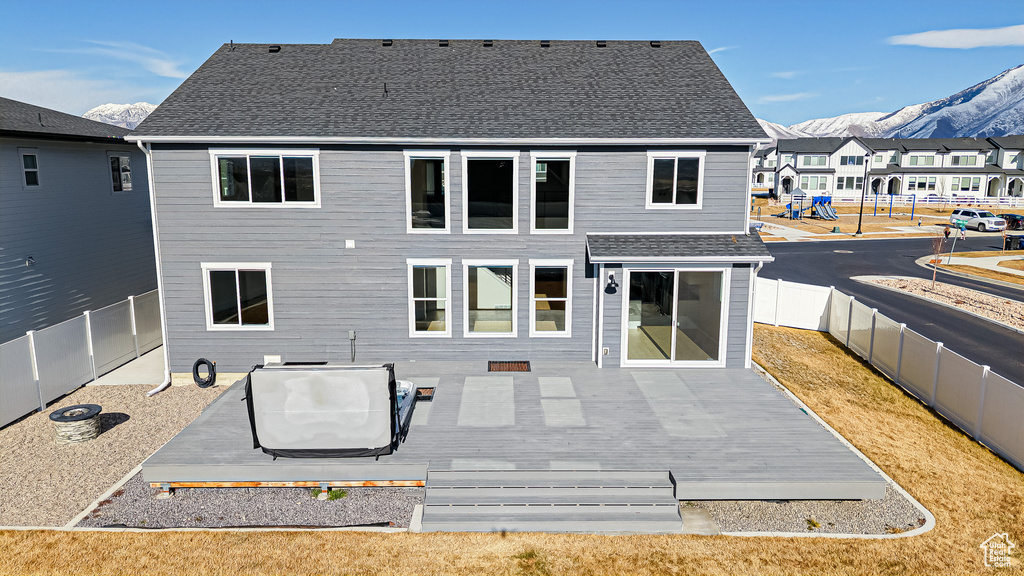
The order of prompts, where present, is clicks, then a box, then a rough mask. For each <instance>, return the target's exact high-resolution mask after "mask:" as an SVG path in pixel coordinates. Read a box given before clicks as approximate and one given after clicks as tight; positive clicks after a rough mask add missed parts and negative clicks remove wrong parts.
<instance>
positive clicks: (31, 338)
mask: <svg viewBox="0 0 1024 576" xmlns="http://www.w3.org/2000/svg"><path fill="white" fill-rule="evenodd" d="M25 336H28V356H29V359H30V360H32V379H33V380H35V382H36V396H38V397H39V411H40V412H42V411H43V410H46V402H43V389H42V388H40V387H39V363H38V362H36V331H35V330H29V331H28V332H25Z"/></svg>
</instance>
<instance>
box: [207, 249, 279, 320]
mask: <svg viewBox="0 0 1024 576" xmlns="http://www.w3.org/2000/svg"><path fill="white" fill-rule="evenodd" d="M200 267H201V268H202V270H203V293H204V294H203V295H204V297H205V298H204V300H205V302H206V329H207V330H273V329H274V305H273V299H272V298H271V290H270V263H269V262H265V263H221V262H203V263H201V264H200Z"/></svg>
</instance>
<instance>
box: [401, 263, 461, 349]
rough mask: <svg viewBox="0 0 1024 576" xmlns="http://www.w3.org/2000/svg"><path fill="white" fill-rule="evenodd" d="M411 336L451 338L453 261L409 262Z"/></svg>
mask: <svg viewBox="0 0 1024 576" xmlns="http://www.w3.org/2000/svg"><path fill="white" fill-rule="evenodd" d="M407 263H408V265H409V336H414V337H415V336H434V337H436V336H451V335H452V329H451V318H450V317H449V315H448V311H449V306H448V303H449V302H450V301H451V284H452V275H451V274H452V273H451V264H452V261H451V260H440V259H438V260H433V259H422V260H421V259H409V260H407Z"/></svg>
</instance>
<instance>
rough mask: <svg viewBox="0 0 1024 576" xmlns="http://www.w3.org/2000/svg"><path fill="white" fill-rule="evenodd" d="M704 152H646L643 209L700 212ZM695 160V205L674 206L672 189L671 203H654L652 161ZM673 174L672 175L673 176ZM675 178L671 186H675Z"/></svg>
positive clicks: (702, 194)
mask: <svg viewBox="0 0 1024 576" xmlns="http://www.w3.org/2000/svg"><path fill="white" fill-rule="evenodd" d="M705 156H707V151H706V150H682V151H675V152H673V151H671V150H665V151H661V150H659V151H657V152H655V151H648V152H647V197H646V204H645V208H647V209H648V210H700V209H701V207H702V206H703V203H704V164H705V161H704V160H705ZM676 158H696V159H697V160H698V162H697V202H696V203H695V204H676V203H675V190H674V188H673V195H672V196H673V198H672V200H673V202H671V203H665V204H660V203H659V204H655V203H654V198H653V194H654V160H655V159H673V160H674V159H676ZM674 170H675V171H678V170H679V162H675V169H674ZM675 171H674V172H673V175H674V174H675ZM675 180H676V179H675V177H674V176H673V178H672V185H673V186H675Z"/></svg>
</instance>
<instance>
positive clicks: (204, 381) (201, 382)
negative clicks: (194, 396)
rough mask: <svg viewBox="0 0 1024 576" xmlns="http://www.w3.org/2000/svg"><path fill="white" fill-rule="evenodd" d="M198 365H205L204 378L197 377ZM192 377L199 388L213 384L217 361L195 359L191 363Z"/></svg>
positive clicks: (215, 376) (215, 377) (215, 379)
mask: <svg viewBox="0 0 1024 576" xmlns="http://www.w3.org/2000/svg"><path fill="white" fill-rule="evenodd" d="M200 366H206V371H207V375H206V378H200V377H199V367H200ZM192 379H193V380H195V382H196V385H198V386H199V387H200V388H209V387H210V386H213V384H214V382H216V381H217V363H216V362H210V361H209V360H207V359H206V358H200V359H199V360H196V363H195V364H193V365H192Z"/></svg>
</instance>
